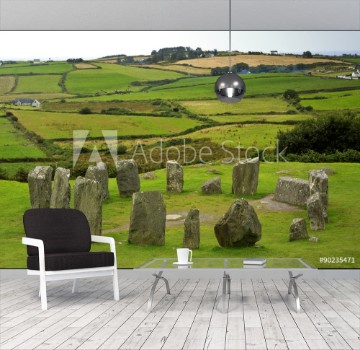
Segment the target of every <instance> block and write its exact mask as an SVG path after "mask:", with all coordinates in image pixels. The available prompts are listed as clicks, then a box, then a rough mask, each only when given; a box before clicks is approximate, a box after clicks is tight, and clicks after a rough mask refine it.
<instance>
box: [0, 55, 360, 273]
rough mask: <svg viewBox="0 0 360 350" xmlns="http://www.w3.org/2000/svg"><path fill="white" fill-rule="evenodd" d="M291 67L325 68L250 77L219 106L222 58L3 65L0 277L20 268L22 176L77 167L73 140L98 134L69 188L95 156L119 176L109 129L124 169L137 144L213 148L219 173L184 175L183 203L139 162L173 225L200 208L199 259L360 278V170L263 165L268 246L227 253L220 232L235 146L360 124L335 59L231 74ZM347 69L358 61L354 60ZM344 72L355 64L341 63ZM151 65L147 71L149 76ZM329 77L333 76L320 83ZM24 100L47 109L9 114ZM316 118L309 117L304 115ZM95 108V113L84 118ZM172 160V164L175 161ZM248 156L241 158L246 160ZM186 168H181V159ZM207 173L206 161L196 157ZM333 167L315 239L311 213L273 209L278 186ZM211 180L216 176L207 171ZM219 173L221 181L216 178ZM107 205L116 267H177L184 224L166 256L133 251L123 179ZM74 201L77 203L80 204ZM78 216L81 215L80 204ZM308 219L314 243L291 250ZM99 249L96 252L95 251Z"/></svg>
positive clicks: (353, 89) (353, 86) (294, 59)
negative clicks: (241, 93)
mask: <svg viewBox="0 0 360 350" xmlns="http://www.w3.org/2000/svg"><path fill="white" fill-rule="evenodd" d="M240 62H245V63H248V64H249V65H251V66H255V65H258V64H271V65H288V64H298V63H305V64H307V63H316V64H317V65H319V69H318V70H319V72H318V73H316V74H315V73H314V74H312V75H309V74H307V73H308V72H306V71H303V72H296V73H291V74H290V73H262V74H247V75H242V77H243V79H244V80H245V83H246V88H247V92H246V96H245V98H244V99H243V100H242V101H241V102H240V103H236V104H224V103H221V102H219V101H218V100H217V99H216V97H215V94H214V84H215V81H216V80H217V79H218V77H217V76H211V75H210V68H211V67H217V66H219V67H222V66H224V67H225V66H227V63H228V59H227V57H225V56H221V57H220V56H219V57H210V58H202V59H193V60H182V61H178V62H170V63H169V62H158V63H156V64H145V65H136V64H131V65H130V64H129V65H125V64H122V65H119V64H116V58H115V59H114V58H111V59H110V58H109V59H100V60H96V61H88V62H86V61H84V62H82V63H75V64H70V63H66V62H43V63H41V64H32V63H29V62H17V63H14V64H4V65H3V66H0V174H4V172H6V174H7V176H8V179H6V180H5V179H1V180H0V193H1V196H0V207H1V208H2V210H1V211H0V222H1V224H0V228H1V229H0V245H1V246H2V247H3V249H2V254H1V255H0V268H5V267H8V268H10V267H14V268H23V267H25V265H26V250H25V247H24V246H23V245H21V243H20V241H21V237H22V236H23V235H24V233H23V227H22V215H23V213H24V211H25V210H26V209H29V208H30V202H29V194H28V185H27V183H23V182H18V181H13V180H14V178H18V177H17V175H19V172H20V173H21V174H24V172H25V174H26V172H28V171H29V170H30V169H33V168H34V167H35V166H36V165H52V166H54V167H55V166H66V167H70V166H71V164H72V150H73V144H72V138H73V130H89V131H90V134H89V136H90V138H93V139H91V140H88V141H87V142H86V144H85V147H86V148H87V150H86V152H83V153H82V154H81V155H80V158H79V166H78V167H75V168H71V172H72V178H71V185H72V188H73V186H74V179H75V178H76V176H78V175H84V173H85V171H86V168H87V166H88V165H89V161H88V159H89V155H90V150H91V149H93V147H94V146H96V147H97V149H98V150H99V152H100V155H101V157H102V158H103V160H104V161H105V162H107V163H108V166H109V170H111V171H112V175H114V164H113V161H112V158H111V156H110V155H109V151H108V149H107V145H106V143H105V142H104V140H103V139H102V130H117V132H118V136H119V144H121V145H122V146H125V147H123V152H122V153H123V154H121V155H120V156H119V158H121V159H129V158H131V157H132V155H133V151H134V149H135V147H136V144H137V142H141V143H142V144H143V145H144V148H145V153H146V154H148V153H149V152H150V150H151V147H155V146H158V145H159V142H160V139H163V141H164V150H163V154H166V151H168V150H169V147H171V146H172V147H173V146H178V147H181V146H182V144H183V143H182V142H183V140H182V139H186V145H187V146H192V147H194V148H195V149H196V151H199V149H201V147H204V146H207V147H211V148H212V149H214V153H213V154H212V155H211V156H209V157H208V159H206V160H209V162H210V163H211V164H207V165H204V164H192V165H186V166H184V176H185V184H184V191H183V193H181V194H174V193H173V194H168V193H166V190H165V184H166V170H165V169H164V166H165V162H163V163H162V164H156V165H153V164H147V163H146V162H145V161H144V160H140V156H138V157H137V158H135V160H136V161H137V162H138V165H139V169H140V170H141V172H144V171H154V172H155V173H156V176H157V178H156V179H154V180H145V179H142V180H141V190H142V191H148V190H160V191H161V192H162V193H163V195H164V199H165V202H166V207H167V213H168V214H179V215H182V216H186V213H187V212H188V211H189V209H190V208H191V207H196V208H198V209H199V210H200V220H201V246H200V249H198V250H196V251H194V257H219V258H220V257H269V258H270V257H284V258H286V257H297V258H299V257H301V258H304V259H305V260H307V261H308V262H310V263H312V264H313V265H315V266H317V267H319V268H354V267H356V268H359V267H360V261H359V258H358V256H359V254H358V247H359V244H360V236H359V235H358V228H359V226H360V218H359V215H358V211H359V206H358V205H357V203H358V198H359V196H360V178H359V176H358V174H359V173H360V165H359V164H358V163H328V164H320V163H297V162H280V163H264V162H262V163H261V165H260V178H259V186H258V192H257V193H256V195H254V196H248V197H246V198H247V199H248V200H249V201H250V203H251V204H252V205H253V206H254V209H255V210H256V212H257V214H258V216H259V219H260V222H261V224H262V239H261V241H259V242H258V245H259V247H251V248H241V249H240V248H222V247H220V246H219V245H218V243H217V240H216V238H215V235H214V229H213V228H214V225H215V223H216V222H217V221H218V220H219V219H220V218H221V216H222V215H223V214H224V213H225V212H226V210H227V209H228V208H229V206H230V205H231V203H232V202H233V201H234V199H235V198H236V196H234V195H233V194H231V172H232V164H224V163H222V159H223V158H225V157H228V156H229V154H226V152H225V154H224V152H223V150H222V149H221V144H222V142H223V141H225V140H229V141H230V142H228V143H227V144H226V145H225V147H226V148H227V149H228V150H230V151H231V152H235V153H233V154H234V155H235V156H236V155H237V149H236V147H237V146H238V143H240V145H241V147H242V148H243V149H244V148H247V147H251V146H256V147H257V148H258V149H260V150H262V149H264V148H266V147H270V148H275V147H276V138H277V133H278V131H279V130H282V131H284V130H290V129H292V128H294V126H295V125H296V124H298V123H299V122H301V121H303V120H307V119H311V118H314V119H316V118H317V117H318V116H319V115H322V114H324V112H327V113H332V112H337V111H341V110H351V111H352V112H353V113H355V114H357V115H358V114H359V113H360V102H359V101H360V79H359V80H345V79H337V78H335V74H334V73H335V72H333V71H328V66H322V64H324V63H326V62H333V63H334V64H339V62H340V61H338V60H332V59H330V58H326V57H323V58H314V59H304V58H302V57H298V56H270V55H237V56H234V57H233V63H240ZM348 62H350V60H349V61H348ZM343 65H344V67H345V69H347V67H348V66H351V65H349V63H343ZM145 66H146V67H145ZM321 72H326V74H325V73H324V75H322V73H321ZM287 89H294V90H295V91H297V92H298V93H299V97H300V104H298V105H296V104H294V103H289V102H288V101H286V100H285V99H284V97H283V94H284V92H285V90H287ZM16 97H27V98H33V99H37V100H39V101H40V102H41V107H40V108H38V109H35V108H32V107H23V106H21V107H17V106H13V105H11V104H10V101H12V100H13V99H14V98H16ZM307 106H311V107H312V108H313V109H312V110H311V109H309V108H308V109H307V110H305V109H304V108H303V107H307ZM84 108H86V109H88V111H87V112H88V113H89V114H83V113H80V111H81V110H82V112H83V110H84ZM169 154H170V155H172V156H173V153H172V152H170V153H169ZM241 156H242V157H243V153H242V154H241ZM181 159H182V158H181ZM197 162H198V158H197ZM324 166H325V167H328V168H331V169H333V170H334V171H335V174H334V175H331V176H329V223H328V224H327V225H326V228H325V230H323V231H317V232H314V231H311V230H310V227H309V220H308V219H307V214H306V210H305V209H304V208H298V207H289V208H287V209H286V210H284V209H282V208H281V207H279V206H277V205H276V203H275V202H273V201H272V200H271V195H272V194H273V193H274V189H275V186H276V181H277V179H278V177H279V176H280V175H289V176H294V177H300V178H303V179H306V178H307V172H308V170H310V169H319V168H321V167H324ZM208 170H210V172H207V171H208ZM214 170H217V171H218V172H219V174H218V175H214V173H212V172H211V171H214ZM215 176H220V177H221V181H222V188H223V193H222V194H220V195H213V196H205V195H202V194H201V185H202V183H203V182H204V181H205V180H207V179H209V178H212V177H215ZM109 190H110V199H109V200H107V201H106V202H104V204H103V234H104V235H108V236H112V237H114V238H115V240H116V242H117V253H118V266H119V267H122V268H131V267H137V266H139V265H141V264H143V263H144V262H146V261H148V260H150V259H153V258H160V257H168V258H173V257H175V255H176V248H177V247H179V246H181V245H182V240H183V232H184V228H183V221H181V220H180V221H172V222H168V223H167V228H166V244H165V246H164V247H139V246H136V245H131V244H129V243H128V242H127V238H128V225H129V218H130V211H131V199H130V198H120V197H119V195H118V190H117V185H116V180H115V178H113V177H112V178H111V179H110V181H109ZM72 201H73V196H72ZM71 205H73V204H71ZM297 217H298V218H305V219H307V224H308V232H309V235H310V236H317V237H319V242H318V243H313V242H309V241H308V240H301V241H294V242H289V240H288V238H289V226H290V223H291V221H292V219H293V218H297ZM101 248H102V247H101V246H100V245H95V246H94V249H95V250H99V249H101ZM321 257H355V259H356V261H355V264H352V263H344V264H322V263H320V260H319V259H320V258H321Z"/></svg>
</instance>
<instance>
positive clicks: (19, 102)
mask: <svg viewBox="0 0 360 350" xmlns="http://www.w3.org/2000/svg"><path fill="white" fill-rule="evenodd" d="M12 104H13V105H15V106H32V107H40V106H41V103H40V102H39V101H38V100H33V99H31V98H16V99H15V100H14V101H12Z"/></svg>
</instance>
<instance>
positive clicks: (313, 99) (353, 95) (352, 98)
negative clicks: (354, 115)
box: [300, 90, 360, 111]
mask: <svg viewBox="0 0 360 350" xmlns="http://www.w3.org/2000/svg"><path fill="white" fill-rule="evenodd" d="M300 97H301V103H302V104H303V105H308V106H312V107H313V108H314V109H315V110H317V111H329V110H330V111H331V110H343V109H350V110H351V109H360V90H354V91H341V92H339V91H337V92H325V93H323V92H322V93H316V94H302V95H301V96H300Z"/></svg>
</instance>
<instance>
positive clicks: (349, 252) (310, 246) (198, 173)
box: [0, 163, 360, 268]
mask: <svg viewBox="0 0 360 350" xmlns="http://www.w3.org/2000/svg"><path fill="white" fill-rule="evenodd" d="M314 166H315V167H316V168H320V167H323V166H326V167H330V168H331V169H333V170H335V171H336V174H335V175H332V176H330V178H329V188H330V192H329V223H328V224H327V226H326V229H325V230H324V231H318V232H312V231H310V228H309V227H308V231H309V234H310V235H315V236H318V237H319V239H320V240H319V242H318V243H313V242H310V241H308V240H301V241H294V242H289V240H288V239H289V225H290V223H291V221H292V219H293V218H295V217H299V218H306V211H305V210H304V209H301V208H298V209H297V208H295V209H294V211H279V210H277V209H276V208H273V207H272V206H269V205H267V204H265V203H264V202H263V201H262V200H261V199H262V198H263V197H265V196H267V195H269V194H271V193H273V191H274V189H275V186H276V181H277V178H278V177H279V176H280V175H282V174H283V172H284V171H286V174H287V175H291V176H295V177H300V178H306V177H307V171H308V170H311V169H313V168H314ZM209 168H211V169H216V170H218V171H220V172H221V174H220V175H217V176H220V177H221V180H222V188H223V194H221V195H214V196H206V195H202V194H201V192H200V187H201V184H202V183H203V182H204V181H205V180H206V179H208V178H211V177H212V176H213V175H212V174H209V173H207V172H206V170H208V169H209ZM231 170H232V166H231V165H225V164H220V163H219V164H212V165H209V166H203V167H200V168H199V167H191V166H187V167H185V169H184V192H183V193H181V194H167V193H166V191H165V183H166V182H165V178H166V173H165V169H162V170H158V171H156V174H157V176H158V177H157V179H155V180H141V190H142V191H147V190H161V191H162V193H163V195H164V200H165V203H166V208H167V213H168V214H179V215H186V212H187V211H188V210H189V209H190V208H191V207H196V208H198V209H199V210H200V220H201V245H200V248H199V249H198V250H194V253H193V255H194V257H197V258H199V257H214V258H223V257H229V258H231V257H240V258H241V257H250V256H251V257H282V258H299V257H301V258H303V259H305V260H306V261H308V262H310V263H311V264H313V265H315V266H317V267H319V268H329V267H330V268H332V267H347V268H355V267H357V268H359V267H360V262H359V261H358V256H356V254H357V253H356V249H355V248H354V247H358V246H359V244H360V236H359V235H358V234H357V233H358V227H359V225H360V218H359V216H358V215H357V214H356V213H357V208H356V207H355V206H353V205H352V203H354V201H356V200H357V198H358V197H359V195H360V190H359V189H360V179H359V177H358V176H357V174H358V173H359V171H360V165H359V164H341V163H336V164H305V163H263V164H261V166H260V177H259V187H258V193H257V194H256V195H255V196H248V197H245V198H247V199H248V200H249V201H250V203H252V205H253V206H254V208H255V210H256V212H257V214H258V216H259V220H260V222H261V224H262V239H261V240H260V241H259V242H258V245H259V246H260V247H258V248H256V247H254V248H222V247H220V246H219V245H218V243H217V240H216V238H215V235H214V230H213V227H214V224H215V223H216V222H217V221H218V220H219V219H220V218H221V216H222V215H223V214H224V212H225V211H226V210H227V209H228V208H229V206H230V205H231V203H232V202H233V200H234V199H235V198H236V196H234V195H233V194H231ZM73 184H74V183H73V182H72V187H73ZM0 186H1V188H2V190H3V191H4V193H8V192H10V191H11V193H12V198H11V203H12V205H7V198H6V197H5V196H1V197H0V205H1V207H2V208H4V209H3V210H2V211H1V212H0V220H1V222H5V221H6V222H7V225H6V226H5V227H3V230H2V234H1V237H0V244H1V246H2V247H3V254H2V255H1V257H0V266H2V267H5V266H7V267H10V266H11V267H18V268H20V267H22V268H23V267H25V266H26V251H25V247H24V246H22V245H21V244H20V240H21V237H22V236H23V235H24V233H23V228H22V214H23V212H24V211H25V210H26V209H28V208H30V204H29V195H28V193H27V184H23V183H18V182H13V181H0ZM109 189H110V199H109V200H107V201H106V202H105V203H104V205H103V230H104V234H105V235H108V236H112V237H114V238H115V240H116V242H117V246H116V247H117V254H118V266H119V267H127V268H128V267H137V266H139V265H141V264H143V263H144V262H146V261H148V260H151V259H153V258H161V257H164V258H174V257H176V248H177V247H179V246H181V245H182V240H183V222H182V221H177V222H170V223H169V222H168V224H167V229H166V238H165V242H166V243H165V246H164V247H139V246H136V245H132V244H129V243H128V242H127V237H128V225H129V218H130V210H131V199H130V198H120V197H119V195H118V192H117V186H116V181H115V179H110V184H109ZM344 228H346V229H344ZM340 247H341V248H340ZM99 249H102V247H101V245H95V246H94V250H99ZM332 256H344V257H355V259H356V263H355V264H351V263H350V264H349V263H347V264H345V263H344V264H322V263H320V262H319V259H320V257H332Z"/></svg>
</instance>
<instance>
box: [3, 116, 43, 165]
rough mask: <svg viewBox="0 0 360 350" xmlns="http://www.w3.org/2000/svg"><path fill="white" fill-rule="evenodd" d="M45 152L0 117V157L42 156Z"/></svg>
mask: <svg viewBox="0 0 360 350" xmlns="http://www.w3.org/2000/svg"><path fill="white" fill-rule="evenodd" d="M44 157H46V155H45V153H44V152H43V151H41V150H40V149H39V148H37V147H36V146H35V145H34V144H32V143H31V142H30V141H29V140H27V139H25V138H24V136H23V134H22V133H21V132H20V131H19V130H17V129H15V128H14V127H13V125H12V124H11V122H10V121H8V120H7V119H6V118H0V159H16V158H44Z"/></svg>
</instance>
